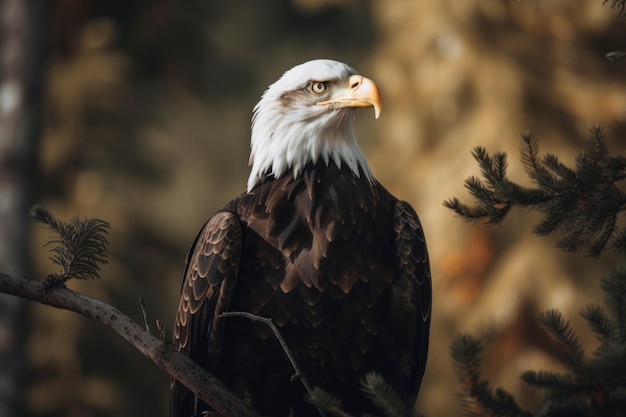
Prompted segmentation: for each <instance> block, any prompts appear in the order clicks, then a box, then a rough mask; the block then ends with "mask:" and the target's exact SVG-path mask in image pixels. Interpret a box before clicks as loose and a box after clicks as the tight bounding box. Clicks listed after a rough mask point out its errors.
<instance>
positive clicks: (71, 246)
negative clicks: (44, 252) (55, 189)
mask: <svg viewBox="0 0 626 417" xmlns="http://www.w3.org/2000/svg"><path fill="white" fill-rule="evenodd" d="M28 215H29V217H31V218H33V219H34V220H36V221H38V222H39V223H43V224H45V225H46V226H48V228H50V229H51V230H52V231H53V232H55V234H56V235H57V236H56V239H54V240H51V241H49V242H47V243H46V244H45V245H44V246H50V248H49V249H48V251H49V252H51V253H52V256H51V257H50V260H51V261H52V262H53V263H54V264H55V265H58V266H60V267H61V271H60V272H59V273H58V274H53V277H54V278H55V280H56V281H59V282H65V281H67V280H68V279H71V278H78V279H88V278H92V279H94V278H99V277H100V274H99V271H100V265H103V264H106V263H108V261H107V260H106V258H107V249H108V242H107V240H106V237H105V235H106V234H107V233H108V229H109V228H110V224H109V223H108V222H106V221H104V220H100V219H87V218H84V219H80V218H78V217H76V216H75V217H72V218H71V219H70V221H69V222H63V221H61V220H59V219H57V218H56V217H54V215H53V214H52V213H51V212H50V211H48V210H46V209H45V208H43V207H42V206H41V205H39V204H35V205H33V206H32V207H31V209H30V210H29V212H28Z"/></svg>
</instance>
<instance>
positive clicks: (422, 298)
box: [393, 201, 432, 393]
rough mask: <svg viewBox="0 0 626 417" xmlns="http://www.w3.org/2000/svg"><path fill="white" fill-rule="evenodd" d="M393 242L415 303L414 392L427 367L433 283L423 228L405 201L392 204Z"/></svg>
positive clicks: (401, 279)
mask: <svg viewBox="0 0 626 417" xmlns="http://www.w3.org/2000/svg"><path fill="white" fill-rule="evenodd" d="M393 222H394V231H395V237H394V245H395V259H396V268H397V270H398V272H399V277H398V279H399V283H400V284H401V287H402V288H403V289H404V290H405V292H406V294H405V296H406V298H407V301H408V302H409V303H411V304H413V305H414V306H415V312H416V314H417V317H416V322H415V339H414V347H413V358H412V359H413V365H414V367H413V372H411V382H412V385H413V386H414V387H415V391H414V392H415V393H417V392H418V391H419V386H420V383H421V381H422V376H423V375H424V370H425V368H426V357H427V355H428V335H429V330H430V313H431V308H432V282H431V276H430V262H429V260H428V251H427V248H426V239H425V237H424V230H423V229H422V225H421V223H420V221H419V218H418V217H417V213H415V210H413V208H412V207H411V206H410V205H409V204H408V203H407V202H405V201H398V202H397V203H396V204H395V206H394V213H393Z"/></svg>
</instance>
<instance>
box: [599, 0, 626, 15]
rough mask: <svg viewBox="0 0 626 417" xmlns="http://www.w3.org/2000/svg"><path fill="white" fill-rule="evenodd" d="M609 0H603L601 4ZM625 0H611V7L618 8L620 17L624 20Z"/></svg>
mask: <svg viewBox="0 0 626 417" xmlns="http://www.w3.org/2000/svg"><path fill="white" fill-rule="evenodd" d="M608 1H609V0H604V1H603V2H602V4H606V3H607V2H608ZM625 3H626V1H625V0H611V8H612V9H615V8H618V9H619V15H620V16H621V18H622V19H624V20H626V4H625Z"/></svg>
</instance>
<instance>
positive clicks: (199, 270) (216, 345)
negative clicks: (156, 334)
mask: <svg viewBox="0 0 626 417" xmlns="http://www.w3.org/2000/svg"><path fill="white" fill-rule="evenodd" d="M241 239H242V237H241V225H240V223H239V219H238V218H237V217H236V216H235V215H234V214H233V213H230V212H219V213H217V214H215V215H214V216H213V217H211V218H210V219H209V221H208V222H207V223H206V224H205V225H204V227H203V228H202V230H201V231H200V233H199V234H198V236H197V237H196V240H195V241H194V243H193V245H192V247H191V250H190V252H189V255H188V257H187V268H186V270H185V275H184V279H183V286H182V289H181V295H180V303H179V305H178V312H177V313H176V322H175V325H174V345H176V347H177V348H178V350H179V351H181V352H183V353H185V354H186V355H187V356H189V357H190V358H191V359H193V360H195V361H196V362H198V363H199V364H200V365H201V366H202V367H203V368H205V369H207V370H212V369H213V368H214V367H215V365H216V363H217V361H218V360H219V358H220V356H221V353H222V338H223V334H224V320H226V319H224V318H222V319H220V318H219V315H220V314H221V313H222V312H224V311H225V310H227V309H228V306H229V305H230V300H231V298H232V295H233V292H234V290H235V284H236V281H237V274H238V271H239V259H240V254H241ZM171 396H172V398H171V412H170V415H171V416H173V417H190V416H191V415H193V414H195V413H196V411H195V407H196V406H195V403H196V399H195V396H194V395H193V394H191V393H190V392H189V391H188V390H187V389H186V388H185V387H183V386H182V385H181V384H179V383H178V382H176V381H173V382H172V392H171Z"/></svg>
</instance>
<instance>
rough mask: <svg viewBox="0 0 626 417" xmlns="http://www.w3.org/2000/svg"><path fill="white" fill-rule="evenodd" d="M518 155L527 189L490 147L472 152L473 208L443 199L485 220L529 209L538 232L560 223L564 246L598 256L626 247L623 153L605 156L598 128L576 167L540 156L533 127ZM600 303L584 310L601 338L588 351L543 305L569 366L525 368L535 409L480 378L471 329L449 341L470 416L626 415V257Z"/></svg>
mask: <svg viewBox="0 0 626 417" xmlns="http://www.w3.org/2000/svg"><path fill="white" fill-rule="evenodd" d="M522 139H523V145H522V162H523V164H524V166H525V168H526V172H527V173H528V175H529V177H530V179H531V180H532V181H533V183H534V184H535V187H534V188H528V187H523V186H521V185H518V184H516V183H514V182H512V181H510V180H509V179H508V177H507V172H506V169H507V159H506V154H504V153H502V152H498V153H495V154H493V155H489V154H488V153H487V152H486V151H485V149H484V148H476V149H475V150H474V152H473V155H474V157H475V159H476V160H477V161H478V163H479V165H480V168H481V172H482V179H478V178H475V177H472V178H469V179H467V180H466V182H465V184H466V187H467V188H468V189H469V191H470V193H471V194H472V195H473V196H474V197H475V198H476V200H477V205H476V206H475V207H470V206H466V205H464V204H462V203H460V202H459V201H458V199H456V198H453V199H450V200H448V201H446V202H445V203H444V204H445V205H446V206H447V207H448V208H451V209H453V210H454V211H455V212H456V213H457V214H459V215H460V216H461V217H463V218H464V219H466V220H480V219H485V220H486V221H487V223H488V224H494V223H500V222H501V221H502V220H503V219H504V218H505V217H506V215H507V214H508V212H509V210H510V209H511V208H512V207H514V206H519V207H529V208H532V209H535V210H539V211H541V212H542V213H543V214H544V219H543V220H542V221H541V222H540V223H539V224H538V225H537V226H535V227H534V231H535V232H536V233H538V234H540V235H548V234H550V233H552V232H554V231H556V230H557V229H558V230H560V232H561V234H562V237H561V238H560V240H559V243H558V246H559V247H561V248H563V249H565V250H577V249H580V248H585V250H586V252H587V254H588V255H591V256H598V255H600V253H601V252H602V251H604V250H605V249H606V248H611V249H613V250H615V251H617V252H622V253H623V252H624V251H626V230H625V229H624V228H620V227H618V225H617V217H618V215H619V214H620V213H621V212H623V211H624V210H625V208H626V194H625V193H624V190H623V189H622V188H620V186H622V181H623V180H624V179H625V178H626V177H625V174H626V158H625V157H624V156H623V155H617V156H612V155H609V152H608V149H607V146H606V140H605V138H604V132H603V130H602V129H601V128H598V127H596V128H594V129H592V131H591V134H590V137H589V140H588V143H587V146H586V149H585V150H584V151H582V152H580V153H579V154H578V155H577V157H576V163H575V167H573V168H570V167H567V166H566V165H564V164H562V163H561V162H560V161H559V159H558V158H557V157H556V156H555V155H551V154H547V155H545V156H543V157H540V156H539V151H538V146H537V142H536V141H535V139H534V138H533V137H532V135H530V134H525V135H523V136H522ZM602 289H603V291H604V293H605V305H604V306H600V305H594V304H592V305H588V306H587V307H585V308H584V309H583V310H582V311H581V312H580V314H581V316H582V317H583V318H584V319H585V320H586V322H587V324H588V326H589V327H590V328H591V330H592V331H593V332H594V333H595V335H596V336H597V338H598V341H599V346H598V347H597V348H596V349H595V350H594V351H593V352H592V353H591V355H588V354H586V353H585V351H584V349H583V347H582V346H581V344H580V341H579V339H578V337H577V336H576V333H575V332H574V330H573V328H572V327H571V324H570V322H569V321H567V320H566V319H565V318H564V317H563V316H562V315H561V313H560V312H558V311H556V310H548V311H546V312H545V313H543V314H542V315H541V316H540V322H541V324H542V325H543V326H544V327H545V328H546V329H547V330H548V332H549V333H550V334H551V335H552V336H553V337H554V338H555V340H556V342H557V345H558V346H559V347H560V348H561V355H560V359H561V360H562V362H563V364H564V365H565V366H566V369H567V371H566V372H565V373H557V372H551V371H527V372H525V373H524V374H522V376H521V378H522V379H523V380H524V381H525V382H526V383H528V384H529V385H531V386H534V387H537V388H539V389H541V390H542V391H543V394H544V396H543V398H542V400H541V403H540V404H539V406H537V407H536V408H535V409H534V410H532V411H529V410H524V409H522V408H520V406H519V405H518V404H517V403H516V401H515V400H514V399H513V397H512V396H511V394H509V393H508V392H506V391H505V390H503V389H496V390H494V389H493V388H491V387H490V385H489V383H488V382H487V381H486V380H485V379H484V378H483V377H482V373H481V354H482V345H481V343H480V342H479V341H478V340H476V339H474V338H473V337H471V336H469V335H466V334H463V335H459V336H457V337H456V338H455V339H454V341H453V343H452V346H451V354H452V357H453V360H454V361H455V364H456V368H457V374H458V377H459V380H460V382H461V387H462V393H461V394H460V395H461V398H462V402H463V404H464V405H465V408H466V409H467V414H468V415H471V416H503V417H504V416H507V417H509V416H511V417H512V416H515V417H520V416H534V417H544V416H550V417H559V416H572V417H577V416H581V417H583V416H584V417H587V416H589V417H591V416H607V417H612V416H623V415H625V414H624V413H625V411H624V410H626V304H625V303H624V301H625V300H626V263H625V264H624V265H622V266H621V267H619V268H617V269H616V270H615V271H614V272H613V273H611V274H610V275H609V276H608V277H606V278H604V279H603V281H602Z"/></svg>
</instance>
